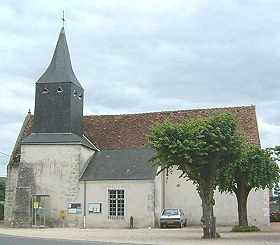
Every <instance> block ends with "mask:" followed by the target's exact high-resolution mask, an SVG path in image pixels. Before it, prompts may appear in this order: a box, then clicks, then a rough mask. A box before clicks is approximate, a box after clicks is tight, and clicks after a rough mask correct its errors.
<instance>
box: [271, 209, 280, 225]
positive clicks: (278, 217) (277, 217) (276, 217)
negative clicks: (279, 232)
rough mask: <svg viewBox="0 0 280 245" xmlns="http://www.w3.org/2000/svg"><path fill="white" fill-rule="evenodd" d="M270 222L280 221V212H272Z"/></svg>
mask: <svg viewBox="0 0 280 245" xmlns="http://www.w3.org/2000/svg"><path fill="white" fill-rule="evenodd" d="M270 222H280V212H279V211H278V212H271V214H270Z"/></svg>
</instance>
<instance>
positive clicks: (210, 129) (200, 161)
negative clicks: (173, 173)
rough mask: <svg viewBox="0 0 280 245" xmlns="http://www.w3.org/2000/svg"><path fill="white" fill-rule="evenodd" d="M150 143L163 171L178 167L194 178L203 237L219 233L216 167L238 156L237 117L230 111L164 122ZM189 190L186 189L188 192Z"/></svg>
mask: <svg viewBox="0 0 280 245" xmlns="http://www.w3.org/2000/svg"><path fill="white" fill-rule="evenodd" d="M148 141H149V145H150V146H151V147H152V148H153V149H154V150H155V151H156V156H155V158H154V161H153V162H154V163H155V164H156V165H158V166H159V167H160V169H161V170H160V171H163V170H166V171H167V173H168V171H169V170H170V169H172V168H175V169H177V170H178V171H179V172H181V176H180V177H185V178H187V179H189V180H192V181H193V183H194V184H195V185H196V187H197V190H198V193H199V196H200V198H201V200H202V208H203V221H204V226H203V227H204V229H203V231H204V237H205V238H213V237H215V236H216V232H215V221H214V214H213V205H214V203H215V202H214V190H215V188H216V175H217V169H218V168H220V167H221V166H227V165H228V164H229V162H231V161H234V160H235V158H236V157H238V156H239V154H240V153H239V150H240V148H239V147H237V146H238V145H239V144H240V142H239V137H238V136H237V120H236V119H235V117H234V116H232V115H231V114H228V113H222V114H217V115H214V116H209V117H207V118H196V119H191V120H185V121H183V122H181V123H178V124H175V123H171V122H168V121H167V122H165V123H162V124H157V125H156V126H155V127H153V129H152V131H151V134H150V135H149V136H148ZM186 194H187V193H186Z"/></svg>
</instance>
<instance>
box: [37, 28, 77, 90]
mask: <svg viewBox="0 0 280 245" xmlns="http://www.w3.org/2000/svg"><path fill="white" fill-rule="evenodd" d="M50 82H72V83H75V84H76V85H78V86H80V87H82V86H81V84H80V83H79V81H78V79H77V78H76V76H75V74H74V72H73V69H72V64H71V59H70V54H69V50H68V45H67V41H66V36H65V31H64V27H62V28H61V31H60V34H59V37H58V41H57V44H56V47H55V50H54V54H53V57H52V60H51V63H50V65H49V66H48V68H47V70H46V71H45V73H44V74H43V75H42V76H41V77H40V78H39V80H38V81H37V83H50Z"/></svg>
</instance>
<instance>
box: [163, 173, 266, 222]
mask: <svg viewBox="0 0 280 245" xmlns="http://www.w3.org/2000/svg"><path fill="white" fill-rule="evenodd" d="M179 175H180V174H179V172H178V171H174V173H173V174H172V175H169V176H168V177H167V178H166V180H165V183H166V186H165V207H166V208H182V209H183V210H184V212H185V214H186V216H187V219H188V224H191V225H198V224H200V219H201V216H202V210H201V199H200V197H199V195H198V193H197V191H196V188H195V186H194V185H193V184H192V182H191V181H188V182H186V180H185V179H183V178H179ZM215 201H216V204H215V207H214V212H215V216H216V218H217V224H219V225H233V224H237V223H238V213H237V201H236V198H235V195H233V194H220V193H219V192H218V191H216V192H215ZM248 221H249V223H250V224H255V225H268V224H269V191H268V190H259V191H251V192H250V194H249V198H248Z"/></svg>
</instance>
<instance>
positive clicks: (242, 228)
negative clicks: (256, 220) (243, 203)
mask: <svg viewBox="0 0 280 245" xmlns="http://www.w3.org/2000/svg"><path fill="white" fill-rule="evenodd" d="M231 231H232V232H258V231H260V229H259V228H258V227H257V226H254V225H251V226H239V225H235V226H234V227H232V230H231Z"/></svg>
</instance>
